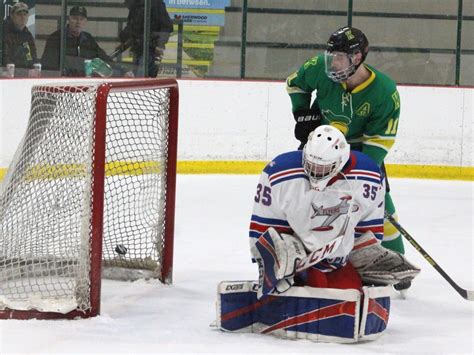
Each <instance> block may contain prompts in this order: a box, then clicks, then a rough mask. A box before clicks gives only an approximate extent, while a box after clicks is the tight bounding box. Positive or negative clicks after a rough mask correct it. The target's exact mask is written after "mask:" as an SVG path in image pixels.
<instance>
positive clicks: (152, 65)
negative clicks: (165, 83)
mask: <svg viewBox="0 0 474 355" xmlns="http://www.w3.org/2000/svg"><path fill="white" fill-rule="evenodd" d="M125 6H127V8H128V9H129V13H128V18H127V25H126V27H125V28H124V29H123V30H122V32H120V36H119V37H120V42H121V46H120V48H121V49H122V51H123V50H126V49H128V48H131V51H132V55H133V64H134V65H136V66H138V71H137V72H136V75H137V76H143V72H144V67H143V48H144V46H143V37H144V36H143V31H144V23H145V2H144V0H125ZM150 12H151V13H150V37H149V45H148V50H149V52H148V76H149V77H156V75H157V74H158V69H159V65H160V63H161V60H162V59H163V54H164V51H165V45H166V43H167V42H168V39H169V37H170V33H171V32H173V22H172V21H171V19H170V16H169V14H168V11H167V10H166V6H165V4H164V3H163V1H162V0H151V11H150Z"/></svg>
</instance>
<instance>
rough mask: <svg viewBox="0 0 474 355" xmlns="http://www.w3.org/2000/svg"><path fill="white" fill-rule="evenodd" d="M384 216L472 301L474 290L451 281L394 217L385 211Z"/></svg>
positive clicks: (473, 299) (446, 278) (450, 282)
mask: <svg viewBox="0 0 474 355" xmlns="http://www.w3.org/2000/svg"><path fill="white" fill-rule="evenodd" d="M385 218H387V219H388V220H389V221H390V223H392V225H393V226H394V227H395V228H396V229H397V230H398V231H399V232H400V233H401V234H402V235H403V236H404V237H405V239H406V240H408V241H409V242H410V244H411V245H413V247H414V248H415V249H416V250H417V251H418V252H419V253H420V254H421V256H423V257H424V258H425V260H426V261H428V263H430V264H431V266H433V267H434V269H435V270H436V271H438V272H439V273H440V274H441V276H443V278H444V279H445V280H446V281H448V283H449V284H450V285H451V286H452V287H453V288H454V289H455V290H456V291H457V292H458V293H459V294H460V295H461V296H462V297H463V298H464V299H466V300H468V301H474V291H471V290H466V289H464V288H462V287H460V286H459V285H458V284H457V283H456V282H454V281H453V279H452V278H451V277H449V275H448V274H447V273H446V272H445V271H444V270H443V269H442V268H441V266H439V265H438V263H437V262H436V261H434V260H433V258H432V257H431V256H430V255H429V254H428V253H427V252H426V251H425V249H423V248H422V247H421V246H420V244H418V243H417V242H416V240H415V239H413V237H412V236H411V235H410V233H408V232H407V231H406V230H405V228H403V227H402V226H401V225H400V224H399V223H398V222H397V221H396V220H395V218H394V217H393V216H392V215H390V214H388V213H387V212H385Z"/></svg>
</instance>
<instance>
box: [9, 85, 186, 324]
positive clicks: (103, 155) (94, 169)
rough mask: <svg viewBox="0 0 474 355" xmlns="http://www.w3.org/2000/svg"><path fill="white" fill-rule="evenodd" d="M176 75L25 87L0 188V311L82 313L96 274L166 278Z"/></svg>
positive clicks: (88, 310) (95, 296) (46, 315)
mask: <svg viewBox="0 0 474 355" xmlns="http://www.w3.org/2000/svg"><path fill="white" fill-rule="evenodd" d="M178 101H179V94H178V84H177V82H176V80H172V79H166V80H157V79H150V80H130V81H117V82H109V83H103V84H98V85H90V84H79V85H75V84H70V85H58V86H56V85H52V86H48V85H46V86H35V87H33V89H32V100H31V113H30V120H29V123H28V127H27V131H26V133H25V136H24V138H23V140H22V142H21V144H20V146H19V147H18V149H17V152H16V154H15V157H14V160H13V161H12V164H11V165H10V167H9V169H8V172H7V175H6V176H5V178H4V180H3V182H2V185H1V188H0V319H9V318H13V319H30V318H37V319H54V318H68V319H71V318H76V317H81V318H85V317H92V316H96V315H98V314H99V313H100V293H101V278H102V274H104V276H105V277H107V278H114V279H122V280H135V279H139V278H158V279H160V280H161V281H162V282H163V283H171V281H172V265H173V234H174V213H175V189H176V161H177V132H178Z"/></svg>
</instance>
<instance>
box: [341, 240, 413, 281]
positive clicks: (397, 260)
mask: <svg viewBox="0 0 474 355" xmlns="http://www.w3.org/2000/svg"><path fill="white" fill-rule="evenodd" d="M349 260H350V262H351V263H352V264H353V265H354V267H355V268H356V269H357V271H358V272H359V274H360V276H361V278H362V280H363V281H364V283H366V284H374V285H394V284H397V283H399V282H402V281H403V282H405V281H411V280H413V279H414V278H415V277H416V276H417V275H418V274H419V273H420V271H421V270H420V268H419V267H417V266H415V265H413V264H412V263H410V262H409V261H408V260H407V259H406V257H405V256H404V255H402V254H399V253H397V252H394V251H392V250H390V249H387V248H384V247H383V246H382V245H381V244H380V242H379V241H378V240H377V239H376V238H375V236H374V234H373V233H372V232H366V233H364V234H363V235H362V236H360V237H359V238H358V239H357V240H356V242H355V243H354V248H353V249H352V251H351V253H350V254H349Z"/></svg>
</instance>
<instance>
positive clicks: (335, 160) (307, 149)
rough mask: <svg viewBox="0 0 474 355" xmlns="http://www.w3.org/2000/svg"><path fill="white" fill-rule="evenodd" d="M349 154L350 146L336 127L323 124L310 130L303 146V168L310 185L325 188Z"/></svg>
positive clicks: (345, 161) (340, 168)
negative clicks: (306, 141)
mask: <svg viewBox="0 0 474 355" xmlns="http://www.w3.org/2000/svg"><path fill="white" fill-rule="evenodd" d="M349 155H350V146H349V144H348V143H347V141H346V138H345V137H344V134H342V132H341V131H339V130H338V129H337V128H335V127H332V126H328V125H323V126H319V127H318V128H316V129H315V130H314V131H313V132H311V133H310V134H309V137H308V143H306V145H305V146H304V148H303V169H304V171H305V173H306V175H308V177H309V182H310V183H311V186H312V187H313V188H316V189H320V190H321V189H323V188H325V187H326V185H327V183H328V182H329V180H330V179H331V178H332V177H334V176H336V175H337V174H338V173H339V172H340V171H341V170H342V168H343V167H344V165H345V164H346V163H347V161H348V160H349Z"/></svg>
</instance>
